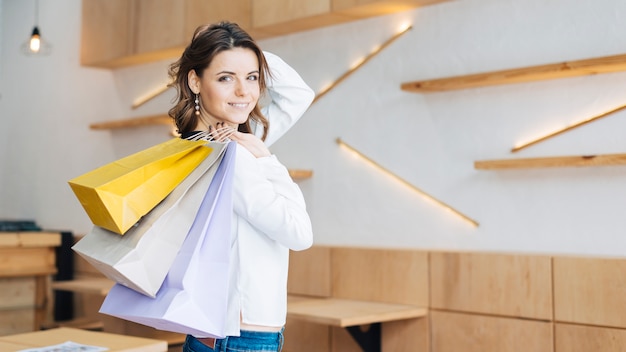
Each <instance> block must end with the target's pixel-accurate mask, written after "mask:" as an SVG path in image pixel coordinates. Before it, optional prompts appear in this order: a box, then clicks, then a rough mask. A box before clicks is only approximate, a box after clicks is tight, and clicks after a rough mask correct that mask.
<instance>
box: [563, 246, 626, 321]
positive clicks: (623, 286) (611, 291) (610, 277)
mask: <svg viewBox="0 0 626 352" xmlns="http://www.w3.org/2000/svg"><path fill="white" fill-rule="evenodd" d="M625 272H626V259H611V258H584V257H578V258H576V257H555V258H554V313H555V314H554V316H555V320H556V321H562V322H574V323H581V324H594V325H603V326H613V327H622V328H626V314H625V312H626V298H625V297H626V279H625V278H624V273H625Z"/></svg>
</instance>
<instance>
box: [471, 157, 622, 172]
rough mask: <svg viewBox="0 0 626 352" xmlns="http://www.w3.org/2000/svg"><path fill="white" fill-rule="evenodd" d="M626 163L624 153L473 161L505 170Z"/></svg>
mask: <svg viewBox="0 0 626 352" xmlns="http://www.w3.org/2000/svg"><path fill="white" fill-rule="evenodd" d="M609 165H626V154H603V155H582V156H559V157H545V158H524V159H500V160H481V161H475V162H474V168H475V169H477V170H505V169H523V168H542V167H580V166H609Z"/></svg>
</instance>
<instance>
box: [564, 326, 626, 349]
mask: <svg viewBox="0 0 626 352" xmlns="http://www.w3.org/2000/svg"><path fill="white" fill-rule="evenodd" d="M554 339H555V343H554V347H555V349H554V351H555V352H589V351H598V352H600V351H601V352H623V351H624V349H625V346H626V330H625V329H615V328H602V327H595V326H584V325H572V324H562V323H557V324H556V325H555V337H554Z"/></svg>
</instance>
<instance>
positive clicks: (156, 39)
mask: <svg viewBox="0 0 626 352" xmlns="http://www.w3.org/2000/svg"><path fill="white" fill-rule="evenodd" d="M134 4H135V8H134V20H133V33H134V34H135V39H134V41H133V43H134V45H133V47H134V52H135V53H148V52H151V51H157V50H163V49H166V48H173V47H179V46H180V44H181V43H184V42H185V40H186V39H187V37H185V36H184V33H183V32H184V29H185V17H184V14H185V11H184V6H181V4H180V3H179V2H177V1H176V2H174V1H170V0H134Z"/></svg>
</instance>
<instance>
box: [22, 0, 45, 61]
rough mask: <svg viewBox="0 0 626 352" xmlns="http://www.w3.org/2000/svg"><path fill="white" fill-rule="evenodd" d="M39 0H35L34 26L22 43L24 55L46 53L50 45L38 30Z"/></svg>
mask: <svg viewBox="0 0 626 352" xmlns="http://www.w3.org/2000/svg"><path fill="white" fill-rule="evenodd" d="M38 22H39V0H35V26H34V27H33V31H32V32H31V35H30V38H29V39H28V40H27V41H26V42H25V43H24V44H22V52H23V53H24V54H26V55H48V54H50V52H51V51H52V47H51V46H50V44H48V43H47V42H46V41H44V40H43V38H42V37H41V33H40V32H39V26H38Z"/></svg>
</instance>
